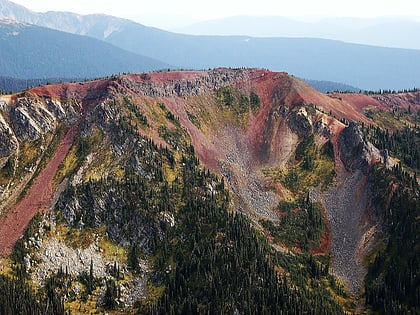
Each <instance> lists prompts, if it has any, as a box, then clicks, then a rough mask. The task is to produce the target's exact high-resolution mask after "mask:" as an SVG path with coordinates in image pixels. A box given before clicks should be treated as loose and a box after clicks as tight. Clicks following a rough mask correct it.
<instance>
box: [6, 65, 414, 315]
mask: <svg viewBox="0 0 420 315" xmlns="http://www.w3.org/2000/svg"><path fill="white" fill-rule="evenodd" d="M419 99H420V97H419V92H418V91H412V92H407V93H400V94H379V95H370V96H369V95H361V94H330V95H325V94H321V93H319V92H317V91H315V90H314V89H312V88H311V87H309V86H308V85H307V84H305V83H304V82H302V81H300V80H298V79H296V78H295V77H293V76H290V75H289V74H287V73H285V72H272V71H268V70H264V69H227V68H218V69H214V70H206V71H174V72H159V73H139V74H128V75H115V76H112V77H109V78H106V79H101V80H95V81H87V82H80V83H69V84H58V85H47V86H43V87H37V88H34V89H31V90H28V91H25V92H22V93H18V94H15V95H7V96H2V97H1V98H0V139H1V142H0V163H1V164H0V166H1V169H0V184H1V186H0V188H1V191H2V194H1V211H2V213H3V216H2V218H1V224H0V236H1V237H0V249H1V254H2V255H3V256H8V255H9V254H10V253H12V255H11V256H10V257H11V259H12V260H13V262H14V265H13V266H14V267H13V268H22V270H24V272H26V273H28V274H30V275H31V279H32V281H33V285H34V286H36V287H37V288H38V289H39V290H40V292H45V294H49V295H48V296H50V300H51V301H53V302H51V303H52V306H50V307H46V308H44V310H45V309H50V308H51V307H52V308H53V309H54V310H55V313H64V310H72V312H73V310H75V309H76V310H77V309H83V308H89V309H90V310H92V307H93V308H96V309H97V310H98V311H105V310H116V309H117V310H128V309H133V308H134V309H137V310H138V311H140V312H146V311H147V312H152V313H169V312H170V310H171V309H172V310H176V312H178V311H179V312H181V311H182V310H183V309H184V308H189V307H193V308H194V309H195V308H197V309H200V310H202V311H206V312H207V311H209V312H212V310H215V312H216V313H219V312H223V310H226V309H231V310H233V309H237V310H238V311H240V312H247V311H249V312H250V313H261V312H263V311H262V310H264V309H265V310H270V311H269V312H270V313H279V312H280V311H281V310H283V311H289V310H293V309H297V308H299V309H302V310H305V312H306V311H308V312H309V310H311V309H312V310H314V309H315V310H314V312H315V313H318V312H321V311H322V312H324V313H327V314H344V312H346V311H355V307H356V306H355V304H354V303H358V302H357V300H356V299H354V298H353V295H352V294H356V295H357V294H363V293H361V290H362V289H363V288H365V290H366V293H364V294H365V296H366V299H367V301H369V302H367V303H366V305H358V306H357V307H362V308H372V309H375V310H387V311H389V310H393V309H394V308H395V307H396V306H395V305H398V306H397V307H398V308H405V309H407V310H408V309H411V308H412V307H413V305H415V302H414V301H415V297H414V295H413V294H410V295H409V296H406V295H404V298H402V295H401V294H402V293H401V291H399V290H398V287H395V286H394V280H395V279H400V280H398V281H400V282H401V281H404V282H403V283H404V285H406V286H408V287H409V288H410V290H411V288H413V287H415V286H416V284H415V281H416V280H415V276H414V275H416V273H418V269H416V264H415V259H416V257H418V246H417V245H415V238H416V237H417V236H416V235H418V234H417V233H416V232H415V231H416V225H415V224H416V220H415V218H416V217H418V207H417V208H416V204H417V205H418V194H417V195H416V193H415V192H416V191H417V192H418V184H417V181H416V180H415V178H414V180H413V177H412V176H411V175H410V174H409V173H408V172H405V171H403V170H402V164H399V163H398V160H397V159H396V158H395V157H394V156H393V154H396V155H398V157H399V158H400V159H401V160H402V161H404V165H407V167H410V168H414V169H415V168H416V167H417V166H416V165H417V164H415V163H416V160H415V159H414V160H413V159H411V160H410V159H406V158H407V157H408V156H409V155H406V154H405V153H404V152H406V150H405V149H404V150H403V149H402V148H403V147H404V146H407V147H409V148H413V147H415V146H413V145H410V142H409V139H410V138H412V139H413V141H417V140H415V139H417V138H416V137H418V136H416V135H415V133H412V137H406V136H404V135H407V134H411V132H412V131H410V129H407V128H404V126H403V125H402V123H401V122H402V121H405V122H406V123H409V122H410V121H412V119H417V118H416V117H417V116H418V115H417V113H418V112H419V107H420V103H419ZM378 117H380V119H378ZM349 120H350V121H360V124H357V123H355V122H351V123H348V121H349ZM390 121H395V122H397V121H400V124H401V126H399V125H398V124H397V123H396V124H395V126H396V127H395V129H394V130H393V134H390V133H389V132H388V131H385V128H383V127H384V126H385V127H387V128H388V127H389V126H388V125H383V124H386V123H389V122H390ZM370 125H372V126H373V127H369V126H370ZM380 126H382V127H380ZM382 132H383V133H382ZM387 132H388V133H387ZM385 135H387V136H385ZM394 137H403V138H404V139H405V140H404V141H395V139H397V138H394ZM386 139H388V140H386ZM369 140H372V142H375V143H376V145H377V146H378V147H380V149H379V148H378V147H376V146H375V145H373V144H372V142H371V141H369ZM391 144H392V148H393V149H392V154H390V152H391V151H388V149H386V148H387V146H389V148H391ZM400 146H401V147H400ZM401 202H404V204H405V207H404V208H398V206H397V205H398V204H401ZM416 202H417V203H416ZM37 212H40V213H41V215H40V214H38V215H35V214H36V213H37ZM32 217H34V219H33V220H32V222H31V223H29V221H30V219H31V218H32ZM397 222H404V224H402V223H401V224H400V223H398V224H397ZM28 223H29V227H28V229H27V230H26V232H25V233H24V236H23V237H21V236H22V234H23V232H24V231H25V228H26V227H27V225H28ZM410 231H412V233H411V232H410ZM404 233H405V234H404ZM402 234H404V235H405V240H407V241H408V243H407V244H412V243H413V242H414V246H415V248H413V250H412V252H410V251H408V250H407V246H409V245H407V244H406V245H404V244H405V243H404V244H399V246H397V247H395V245H394V244H395V243H394V240H395V242H398V239H399V237H401V235H402ZM410 246H411V245H410ZM416 246H417V247H416ZM12 249H13V251H12ZM411 253H413V254H411ZM403 262H404V263H407V266H409V267H407V268H408V269H404V270H402V269H401V268H397V266H398V264H400V263H403ZM19 266H20V267H19ZM57 266H61V269H58V270H57ZM379 266H380V267H379ZM388 267H389V268H388ZM18 270H21V269H18ZM388 270H392V272H391V273H388ZM407 270H408V271H409V272H408V273H406V271H407ZM16 272H17V271H16ZM21 272H23V271H21ZM377 277H382V278H383V279H384V281H383V282H380V283H378V282H377V281H376V280H375V279H377ZM413 277H414V278H413ZM2 279H3V278H0V285H4V286H5V287H7V288H8V290H11V289H10V288H11V286H7V283H12V282H10V281H12V280H4V281H3V280H2ZM6 279H8V278H6ZM22 279H24V278H22ZM413 279H414V280H413ZM7 281H9V282H7ZM22 281H23V283H26V280H22ZM60 281H63V283H67V285H64V284H63V285H61V284H60V283H61V282H60ZM395 281H396V280H395ZM342 283H344V284H345V286H343V285H342ZM391 288H394V289H392V290H391ZM378 290H390V291H389V292H392V293H387V294H384V295H377V294H376V292H378ZM8 292H9V291H8ZM10 292H11V293H10V294H11V295H10V296H14V295H13V294H18V296H20V297H21V298H22V299H23V298H25V299H26V301H27V302H25V303H33V304H34V305H37V306H38V307H40V308H41V309H42V308H43V305H44V304H42V303H44V302H45V301H44V298H41V299H40V300H38V302H36V303H35V302H28V301H31V294H30V293H28V294H26V295H22V294H21V295H19V293H18V292H17V291H16V290H14V291H13V290H11V291H10ZM25 292H26V291H25ZM27 292H31V291H30V290H28V291H27ZM243 292H244V293H243ZM410 292H411V291H410ZM412 292H414V290H413V291H412ZM42 296H43V295H41V297H42ZM64 296H68V297H72V298H69V300H64V299H63V297H64ZM284 296H287V297H288V298H287V299H283V298H284ZM263 297H264V298H263ZM282 297H283V298H282ZM384 298H386V299H387V301H392V303H391V302H390V303H388V302H385V301H384V300H383V299H384ZM92 301H95V303H93V304H94V305H96V306H92V305H91V304H89V303H91V302H92ZM269 301H277V302H276V303H272V302H269ZM0 302H1V303H3V304H0V305H6V306H9V305H10V303H9V302H8V301H5V302H2V300H0ZM315 302H316V303H315ZM45 303H47V305H49V304H48V300H47V302H45ZM77 303H78V304H77ZM359 304H360V302H359ZM20 305H26V304H24V303H21V304H20Z"/></svg>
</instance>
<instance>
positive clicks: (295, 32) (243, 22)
mask: <svg viewBox="0 0 420 315" xmlns="http://www.w3.org/2000/svg"><path fill="white" fill-rule="evenodd" d="M175 31H176V32H178V33H183V34H191V35H223V36H232V35H246V36H253V37H303V38H308V37H312V38H324V39H332V40H339V41H344V42H350V43H357V44H364V45H373V46H382V47H393V48H407V49H417V50H418V49H420V45H419V43H418V41H416V40H413V39H414V38H416V37H417V34H418V33H419V32H420V19H419V18H418V17H417V18H416V17H412V18H410V17H408V18H407V17H404V18H403V17H377V18H345V17H342V18H317V19H315V18H286V17H281V16H234V17H228V18H223V19H218V20H211V21H204V22H199V23H195V24H192V25H190V26H186V27H183V28H179V29H176V30H175ZM402 34H404V36H402Z"/></svg>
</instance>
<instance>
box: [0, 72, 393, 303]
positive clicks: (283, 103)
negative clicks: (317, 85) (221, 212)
mask: <svg viewBox="0 0 420 315" xmlns="http://www.w3.org/2000/svg"><path fill="white" fill-rule="evenodd" d="M295 81H297V80H295V79H293V78H291V77H289V76H288V75H287V74H284V73H282V74H274V73H270V72H269V71H266V70H252V69H251V70H245V69H239V70H231V69H218V70H212V71H200V72H167V73H150V74H139V75H127V76H117V77H112V78H111V79H104V80H98V81H92V82H86V83H76V84H68V85H63V86H61V85H60V86H59V85H57V86H48V87H41V88H39V89H34V90H31V91H29V92H27V93H25V94H21V95H20V96H16V97H15V99H14V101H13V102H10V104H9V103H7V102H4V101H0V168H2V167H3V165H4V164H5V163H6V161H7V160H8V159H10V158H11V157H13V158H14V154H15V153H18V150H19V146H20V144H22V143H24V142H25V141H30V140H37V139H40V140H43V139H44V138H46V137H45V135H46V134H50V135H51V134H53V133H54V132H55V131H56V128H57V126H59V125H61V124H63V123H64V124H68V125H73V126H75V131H74V132H75V134H76V133H77V136H80V137H81V139H88V137H89V136H90V135H92V134H93V133H94V132H95V130H96V131H98V130H99V131H100V133H101V135H105V136H104V137H106V141H107V142H106V145H107V146H106V147H105V148H104V150H105V149H106V150H109V151H110V152H108V153H109V156H111V157H110V158H109V160H107V159H106V158H105V157H103V159H102V160H101V161H98V160H95V158H96V156H97V155H100V154H95V153H98V152H88V155H87V156H84V160H83V161H80V162H81V163H80V164H79V165H78V166H77V167H78V168H77V169H75V171H74V173H72V174H71V175H69V177H70V178H68V180H67V182H63V183H64V185H65V186H66V185H68V186H70V189H74V190H77V189H80V191H73V192H75V193H74V194H73V195H69V196H65V197H66V198H63V199H60V198H59V196H57V199H58V202H57V207H58V208H59V209H60V210H61V211H62V214H63V216H64V218H65V219H66V220H67V222H68V223H69V224H70V225H72V226H73V227H77V228H80V229H83V227H84V226H86V225H89V226H91V227H101V226H104V225H107V233H108V236H110V237H111V238H112V239H114V240H115V241H117V242H118V243H119V244H122V245H129V244H130V243H131V242H132V241H133V240H134V241H136V242H137V243H138V244H139V245H140V246H141V247H142V249H144V250H145V251H147V249H148V247H149V244H148V243H149V242H150V236H151V235H158V236H159V235H162V234H161V233H163V232H162V230H159V229H158V228H156V226H159V225H161V223H162V224H163V223H167V224H170V226H174V225H175V224H176V222H175V220H174V218H173V217H172V218H171V217H170V216H169V215H168V214H166V213H165V212H162V211H158V212H157V213H158V216H157V217H156V218H154V219H157V220H154V221H155V222H151V221H153V220H149V221H147V220H143V219H142V218H140V219H138V218H136V219H133V220H132V221H130V222H122V219H121V208H123V207H124V196H120V195H118V192H117V191H116V190H115V188H112V187H110V188H109V189H108V190H107V191H105V192H103V193H101V194H95V193H90V192H88V186H83V184H84V183H85V182H84V180H86V176H85V175H86V174H87V172H89V171H92V170H93V167H96V170H95V171H97V169H98V168H101V167H102V168H101V171H102V170H103V172H102V173H101V174H100V175H101V176H103V177H102V178H105V179H106V176H107V175H108V174H109V173H107V171H108V170H107V168H108V167H109V168H111V166H112V165H111V164H113V163H114V164H117V163H120V162H121V163H131V164H132V166H133V169H134V170H135V172H136V173H137V174H138V175H139V176H141V177H143V178H146V179H152V178H156V176H157V174H156V173H153V171H152V170H150V169H149V168H148V163H150V162H151V161H152V158H150V157H144V156H142V154H139V152H142V153H144V150H146V149H145V147H144V146H143V145H144V143H142V142H141V140H138V141H137V140H136V141H134V140H132V139H129V137H127V136H126V134H124V132H123V130H121V128H120V125H117V124H115V121H118V120H119V119H125V118H127V117H126V116H124V115H125V114H126V113H125V112H124V111H125V110H127V111H128V110H129V109H128V108H123V109H121V108H117V106H116V105H115V104H116V103H113V102H112V100H113V98H114V97H115V98H118V97H126V96H128V97H132V98H133V99H135V101H136V102H137V103H136V104H135V105H136V106H137V107H136V108H137V109H138V110H139V111H141V114H144V115H145V116H147V120H148V122H150V125H148V126H147V127H145V128H143V127H144V126H143V127H141V128H143V129H144V130H140V132H142V134H144V135H147V136H148V137H150V138H151V139H152V140H154V141H155V140H156V141H158V143H159V144H163V145H166V144H169V143H168V142H167V143H166V144H165V141H164V139H162V137H161V136H160V135H159V132H158V130H157V129H158V128H159V127H160V126H163V125H164V124H165V123H167V120H165V119H166V118H168V116H166V118H165V117H163V118H162V117H160V116H159V117H158V118H156V117H157V116H158V115H157V114H156V113H153V110H154V108H152V106H149V105H147V104H146V102H149V101H150V100H152V101H151V103H152V102H156V103H157V102H164V103H166V105H167V107H166V108H167V110H168V111H169V112H170V113H169V114H172V115H174V116H176V117H181V118H180V119H179V120H177V122H176V123H177V124H179V129H182V130H183V131H185V133H186V134H187V133H188V134H189V135H190V136H191V139H192V142H193V144H194V149H195V150H196V152H197V154H198V155H199V156H200V154H201V156H206V153H207V155H212V156H211V158H212V159H213V160H212V161H216V162H215V163H214V167H213V165H206V166H207V167H209V168H212V167H213V168H212V169H213V170H215V171H219V173H220V174H222V175H223V176H225V179H226V180H227V182H228V184H229V186H230V187H231V188H232V192H233V194H234V203H235V204H234V206H235V207H236V209H237V210H239V211H242V212H245V213H247V214H249V215H250V216H251V217H252V218H253V219H255V220H259V219H261V218H265V219H269V220H272V221H276V220H278V219H279V218H278V213H277V212H276V210H275V207H276V205H277V203H278V200H279V199H281V198H283V197H284V196H283V195H281V194H280V192H279V191H276V190H275V189H271V188H268V187H267V185H266V183H265V182H264V179H265V178H264V176H263V174H262V170H263V168H264V167H267V168H270V167H279V166H282V167H283V166H285V165H287V164H288V163H289V162H290V163H295V162H296V161H295V160H294V156H295V151H296V146H297V145H298V143H299V142H300V141H301V140H302V138H304V137H307V136H309V135H311V134H313V133H314V132H317V134H318V135H319V137H323V139H322V140H323V141H324V140H326V139H327V138H328V139H330V140H331V142H334V146H336V145H337V141H336V138H337V134H338V133H339V131H337V130H341V129H337V128H336V129H330V127H331V126H332V125H334V123H331V121H334V122H336V123H338V121H336V120H334V118H333V117H330V116H328V115H327V114H322V118H320V117H319V116H320V115H321V114H320V112H317V114H310V115H309V114H308V112H309V109H308V112H307V111H306V109H305V108H308V107H305V106H306V105H305V104H307V103H308V102H307V101H306V100H305V99H304V97H303V96H302V95H303V94H302V95H301V94H300V92H299V91H298V89H297V88H296V87H295V85H298V87H299V88H300V89H303V87H302V86H301V85H300V83H296V82H295ZM230 85H232V86H235V87H238V89H240V92H243V93H244V95H249V92H250V91H252V92H254V90H255V91H256V93H257V94H258V96H259V97H260V99H261V104H260V107H259V108H258V111H257V112H255V113H254V112H252V111H251V110H250V111H249V112H248V113H246V115H249V117H247V119H248V118H249V119H248V121H247V125H246V124H244V125H241V126H240V127H238V126H237V125H235V124H234V123H232V122H231V121H230V120H229V119H225V120H223V119H224V117H222V115H220V116H217V114H219V112H218V111H220V108H219V107H217V106H216V105H215V104H216V102H215V101H214V99H212V97H213V96H214V93H213V94H211V93H212V92H214V91H215V90H217V89H218V88H220V87H223V86H230ZM31 93H32V96H31ZM206 93H207V94H208V95H207V94H206ZM246 93H248V94H246ZM313 93H315V92H313V91H310V93H309V92H308V94H310V95H309V96H310V97H311V99H318V97H319V99H321V100H322V101H325V100H326V99H328V97H325V98H324V97H323V96H319V95H315V96H314V95H313ZM195 96H203V98H202V99H200V98H193V97H195ZM309 96H308V97H309ZM191 99H192V100H193V102H195V101H197V102H199V105H197V106H196V107H198V109H196V112H194V113H195V114H197V115H196V116H199V115H200V114H201V113H203V116H200V117H198V119H201V121H199V122H201V127H198V125H197V126H196V125H194V124H193V122H192V121H190V119H191V118H190V117H192V116H191V115H188V114H190V113H189V112H188V110H192V109H193V106H191V104H189V103H188V102H187V101H188V100H191ZM114 101H115V100H114ZM115 102H118V100H117V101H115ZM339 102H340V100H338V99H334V100H333V103H331V104H333V105H335V104H337V103H339ZM191 103H192V102H191ZM331 106H332V105H331ZM206 107H209V108H210V107H213V108H210V109H209V108H206ZM86 108H89V110H85V109H86ZM314 111H315V110H314ZM229 114H232V113H229ZM352 115H355V116H352V117H357V115H356V114H355V113H352ZM155 116H156V117H155ZM219 117H220V120H221V121H216V120H217V119H218V118H219ZM196 118H197V117H196ZM153 119H156V121H157V122H156V121H153ZM213 119H214V120H215V121H211V122H208V120H213ZM330 120H331V121H330ZM76 121H79V122H80V124H79V122H78V123H77V124H76ZM127 121H129V119H127ZM127 121H126V122H127ZM153 124H154V125H153ZM170 124H171V125H170V127H171V128H172V129H173V130H176V128H177V126H175V124H172V123H170ZM127 126H128V127H134V126H135V127H136V128H137V127H138V126H137V125H135V124H134V123H133V122H131V121H129V122H128V123H127ZM171 128H168V130H169V129H171ZM341 128H342V127H341ZM139 129H140V128H139ZM172 129H171V130H169V131H173V130H172ZM194 133H195V134H194ZM194 136H195V137H194ZM73 139H74V138H73ZM201 140H202V141H201ZM72 141H73V140H72ZM199 142H200V143H199ZM321 142H322V141H321ZM46 145H48V144H46ZM69 145H70V144H69ZM338 149H339V150H335V151H336V153H337V151H339V157H340V158H337V157H336V162H337V161H338V162H340V163H336V164H337V165H336V166H338V164H339V166H340V167H341V166H342V165H341V162H342V163H343V165H344V166H345V169H346V171H345V172H343V173H345V174H339V175H340V176H341V177H339V178H338V179H337V185H336V186H335V187H331V188H330V189H328V190H327V191H326V192H319V193H318V195H319V196H316V198H315V199H316V200H322V201H323V203H324V206H325V208H326V210H327V214H328V219H329V221H330V223H331V227H332V234H333V236H332V251H333V254H334V256H335V257H334V268H333V269H334V272H335V274H336V275H338V276H340V277H341V278H342V279H343V280H345V281H346V282H347V283H348V284H349V287H350V289H351V290H352V291H353V292H357V291H358V290H359V289H360V287H361V286H362V281H363V276H364V272H365V270H364V268H363V266H362V265H361V262H360V260H357V257H356V256H357V253H358V250H359V244H360V240H361V239H363V234H364V233H365V232H366V231H367V230H370V226H360V221H361V218H362V216H363V214H364V212H365V210H366V209H367V208H369V206H370V205H369V193H368V192H369V187H368V185H367V184H366V175H367V174H368V171H369V165H370V164H371V163H372V162H373V161H377V160H384V161H386V162H387V161H388V160H389V158H388V154H387V151H384V152H379V151H378V150H377V149H376V148H375V147H373V146H372V145H371V144H370V143H367V142H366V141H364V139H363V135H362V133H361V131H360V130H359V128H358V126H357V124H355V123H351V124H350V126H349V127H347V128H345V129H344V130H343V131H342V132H341V133H340V134H339V136H338ZM44 150H45V148H42V149H41V147H40V148H39V152H37V154H38V155H39V156H41V155H42V152H43V151H44ZM136 150H137V151H136ZM111 151H112V152H111ZM203 152H204V153H203ZM124 156H125V157H126V159H125V160H124ZM201 156H200V157H201ZM208 160H210V158H209V159H208ZM202 162H203V163H204V164H206V160H205V159H202ZM101 163H102V164H101ZM14 167H15V168H17V167H18V166H17V165H14ZM341 169H343V167H341ZM92 173H93V171H92ZM31 176H32V174H29V175H27V177H25V180H26V182H28V181H29V180H30V178H31ZM121 176H122V177H123V176H124V175H121ZM22 178H23V177H19V179H18V180H20V181H22V182H23V181H24V180H23V179H22ZM26 182H25V183H26ZM25 183H23V184H22V185H21V187H20V188H21V190H22V189H23V187H24V184H25ZM67 183H68V184H67ZM128 184H129V183H128ZM6 186H7V185H5V186H4V187H6ZM4 187H1V186H0V192H2V194H1V195H0V204H1V203H3V200H5V198H6V197H7V196H8V192H10V191H11V189H9V186H7V187H6V188H4ZM15 187H16V186H15ZM281 188H282V187H280V188H279V190H280V189H281ZM15 190H16V191H18V189H16V188H15ZM21 190H20V191H21ZM62 191H65V189H63V190H62ZM63 194H64V193H63ZM63 194H62V195H63ZM47 199H48V198H47ZM141 207H142V205H141V204H139V206H138V210H139V211H142V210H143V209H142V208H141ZM0 210H1V209H0ZM105 213H107V215H105ZM139 217H142V216H141V215H139ZM136 220H137V221H136ZM155 223H157V224H155ZM125 235H130V237H126V236H125ZM42 246H43V247H42V250H41V254H40V259H41V261H42V264H43V265H42V268H43V269H42V268H40V269H39V272H41V273H42V274H40V275H37V277H38V279H39V281H42V279H45V277H46V276H47V274H48V273H50V272H51V271H54V268H55V269H57V268H58V267H59V266H61V265H63V266H65V265H66V266H70V267H72V266H73V265H75V266H77V268H76V267H75V270H77V271H78V272H80V271H81V270H85V269H86V261H87V264H89V263H90V258H92V259H93V260H94V265H95V268H97V269H96V270H97V272H98V273H99V274H100V275H103V274H106V266H107V263H108V262H106V261H104V260H103V257H102V256H101V253H100V252H99V249H98V248H97V246H96V245H92V246H91V247H89V248H87V249H85V250H84V251H79V252H77V250H73V249H71V248H68V246H66V245H65V244H63V242H59V241H58V240H51V241H50V242H48V243H46V244H44V245H42ZM95 246H96V247H95ZM38 247H41V246H38ZM25 262H26V267H27V268H28V269H33V268H34V267H33V264H32V262H31V259H30V257H26V258H25ZM84 268H85V269H84ZM104 270H105V271H104ZM104 272H105V273H104ZM136 281H137V280H136ZM136 281H134V282H133V283H132V284H130V285H128V286H127V288H126V290H127V292H129V291H133V292H134V291H136V290H138V291H139V292H140V293H136V294H134V295H133V297H132V298H131V297H128V296H127V299H128V300H130V299H131V300H132V301H134V300H135V299H136V296H137V297H138V296H139V295H141V294H142V293H141V292H144V291H142V288H143V287H142V285H143V284H144V283H143V282H141V281H140V280H139V281H137V282H136ZM127 294H128V293H127Z"/></svg>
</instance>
